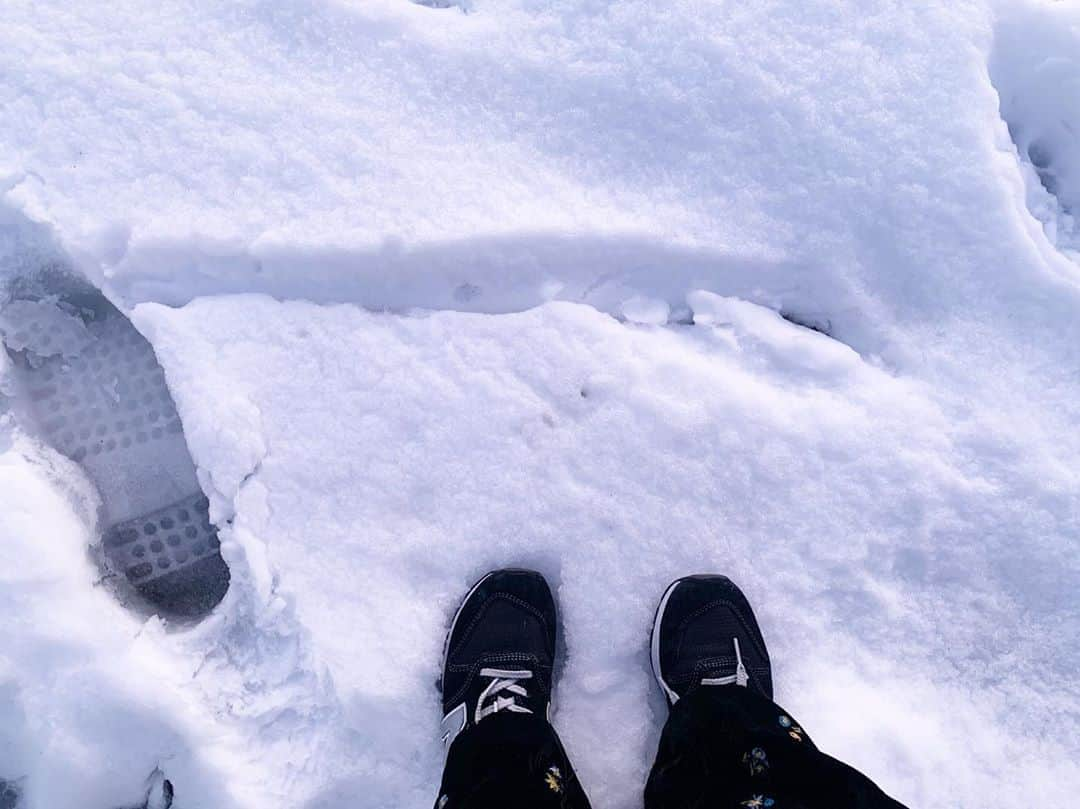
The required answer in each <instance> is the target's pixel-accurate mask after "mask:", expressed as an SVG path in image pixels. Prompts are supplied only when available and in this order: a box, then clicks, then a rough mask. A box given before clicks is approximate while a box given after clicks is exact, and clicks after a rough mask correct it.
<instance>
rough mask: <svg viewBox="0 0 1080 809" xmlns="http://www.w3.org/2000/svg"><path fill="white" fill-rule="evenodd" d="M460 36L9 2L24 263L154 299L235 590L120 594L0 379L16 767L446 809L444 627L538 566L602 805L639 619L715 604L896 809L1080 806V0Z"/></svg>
mask: <svg viewBox="0 0 1080 809" xmlns="http://www.w3.org/2000/svg"><path fill="white" fill-rule="evenodd" d="M465 6H466V7H465V8H462V7H450V8H430V7H425V6H422V5H417V4H414V3H410V2H407V0H363V2H360V0H298V1H297V2H290V3H273V2H262V1H261V0H238V1H237V2H233V3H228V4H222V3H216V2H213V3H212V2H207V1H206V0H164V1H163V2H155V3H148V2H136V1H135V0H111V2H103V1H100V2H99V0H79V2H59V0H56V1H54V2H41V0H6V2H5V3H3V7H2V8H0V110H2V112H0V116H2V117H0V124H2V125H0V189H2V190H3V193H4V200H3V204H2V206H0V280H3V281H4V282H7V281H8V280H10V279H12V278H15V277H17V276H19V275H21V274H24V273H28V272H33V271H35V270H36V269H40V268H41V267H44V266H49V265H53V264H64V265H69V266H71V267H73V268H75V269H77V270H78V271H80V272H83V273H85V274H86V275H87V276H88V277H89V278H90V279H91V280H92V281H94V282H95V283H97V284H99V285H100V286H101V288H102V289H103V290H104V291H105V292H106V293H107V294H108V295H109V296H110V297H111V298H112V299H113V300H114V301H115V302H116V303H117V304H118V305H119V306H121V307H122V308H124V309H125V311H127V312H128V313H130V314H131V316H132V318H133V320H134V322H135V324H136V326H137V327H138V328H139V329H140V330H141V331H143V333H144V334H146V336H147V337H148V338H149V339H150V341H151V342H152V343H153V345H154V347H155V350H156V351H157V354H158V357H159V359H160V360H161V362H162V364H163V366H164V368H165V370H166V377H167V380H168V383H169V385H170V388H171V390H172V392H173V395H174V398H175V399H176V402H177V406H178V409H179V412H180V414H181V416H182V418H183V422H184V426H185V434H186V436H187V439H188V444H189V446H190V448H191V451H192V454H193V457H194V459H195V462H196V464H197V466H198V471H199V476H200V481H201V483H202V485H203V487H204V490H205V491H206V492H207V494H208V495H209V497H210V500H211V512H212V516H213V517H214V519H215V520H216V521H217V523H218V524H219V525H220V526H222V539H223V546H222V552H223V554H224V556H225V557H226V560H227V561H228V563H229V565H230V568H231V570H232V585H231V588H230V591H229V594H228V596H227V597H226V599H225V601H224V602H223V603H222V604H221V605H220V607H219V608H218V609H217V610H216V611H215V613H214V614H213V615H211V616H210V617H209V618H207V619H206V620H205V621H203V622H202V623H201V624H200V625H198V626H197V627H194V628H172V627H168V626H166V625H164V624H163V623H162V622H161V621H160V620H159V619H158V618H156V617H150V618H146V617H143V616H139V615H137V614H135V613H133V612H131V611H129V610H128V609H126V608H125V607H123V606H121V605H120V604H118V603H117V602H116V601H115V599H114V598H113V597H112V596H111V595H110V594H109V592H108V591H107V590H106V588H103V587H101V586H99V582H98V578H99V575H100V574H99V573H98V571H97V569H96V568H95V567H94V565H93V563H92V562H91V560H90V558H89V556H88V554H87V553H86V548H87V547H88V546H89V545H91V544H92V543H93V542H94V541H95V540H94V537H95V532H96V526H95V524H94V513H95V504H96V502H95V498H96V495H95V493H94V491H93V490H92V487H90V486H89V484H88V482H87V481H86V479H85V478H84V477H83V476H82V475H81V474H80V472H79V470H78V468H77V467H76V466H74V465H73V464H71V463H69V462H67V461H65V460H63V459H62V458H60V457H59V456H58V455H57V454H55V453H54V452H52V451H51V450H49V449H47V448H46V447H45V446H44V445H43V444H42V443H41V442H40V440H38V438H37V437H36V436H35V435H34V434H33V433H32V431H30V430H28V429H27V428H26V427H25V426H24V425H20V424H19V423H18V421H17V420H16V419H15V418H14V415H13V413H11V412H6V411H5V407H6V405H5V404H4V402H5V399H4V398H3V397H4V396H5V394H6V392H8V391H10V390H11V389H10V387H9V386H8V385H7V384H6V383H5V381H4V378H3V374H4V372H5V369H6V367H7V360H6V357H4V356H3V355H2V352H0V493H2V494H0V497H2V503H0V616H2V620H0V779H5V780H7V781H14V782H15V783H17V784H18V785H19V788H20V790H21V792H22V794H23V796H24V804H25V807H26V809H70V808H71V807H74V806H78V807H81V809H114V808H115V807H120V806H132V805H137V804H138V803H139V802H140V801H141V800H142V798H143V795H144V794H145V791H146V788H147V783H148V782H147V779H148V777H150V775H151V773H152V772H153V771H154V770H155V768H160V769H161V771H162V772H164V773H165V774H166V775H167V776H168V777H169V779H170V780H171V781H172V782H173V784H174V785H175V788H176V803H175V806H176V807H177V808H178V809H233V808H234V807H235V808H236V809H248V808H249V807H250V808H251V809H255V807H258V809H267V808H268V807H290V808H292V807H305V809H337V808H338V807H356V806H361V807H365V808H366V807H372V809H374V808H375V807H427V806H430V805H431V803H432V802H433V801H434V799H435V797H436V796H435V790H436V788H437V784H438V778H439V773H440V768H441V764H442V750H441V745H440V743H439V740H438V735H437V728H438V722H439V719H440V715H439V714H440V710H439V700H438V693H437V691H436V688H435V680H436V678H437V677H438V674H439V666H440V653H441V648H442V642H443V636H444V632H445V629H446V627H447V624H448V621H449V616H450V614H451V613H452V611H453V610H454V608H455V607H456V605H457V603H458V600H459V599H460V597H461V596H462V595H463V594H464V592H465V591H466V590H467V588H468V586H469V585H470V584H471V583H472V582H473V581H474V580H475V579H476V578H477V577H478V576H480V575H481V574H482V573H484V572H485V571H486V570H488V569H490V568H493V567H498V566H507V565H527V566H532V567H535V568H536V569H539V570H540V571H542V572H543V573H544V574H545V575H547V576H548V578H549V580H550V581H551V582H552V584H553V587H554V589H555V591H556V595H557V598H558V601H559V605H560V610H561V616H562V628H563V634H564V638H565V644H564V648H563V650H562V655H563V663H564V665H563V668H562V672H561V677H560V679H559V681H558V684H557V691H556V706H555V712H554V723H555V725H556V727H557V728H558V730H559V731H560V733H561V734H562V736H563V739H564V741H565V743H566V745H567V747H568V749H569V752H570V755H571V757H572V759H573V761H574V764H575V767H576V769H577V770H578V771H579V775H580V776H581V778H582V780H583V782H584V784H585V786H586V788H587V790H588V791H589V793H590V796H591V798H592V800H593V804H594V806H595V807H597V809H600V807H612V809H616V808H617V809H624V808H627V807H633V806H638V805H640V802H641V790H642V786H643V784H644V780H645V777H646V775H647V772H648V767H649V765H650V763H651V760H652V756H653V754H654V752H655V745H656V742H657V739H658V736H659V732H660V728H661V726H662V723H663V719H664V715H665V708H664V704H663V701H662V699H661V698H660V695H659V694H658V692H657V691H656V688H655V685H654V683H653V681H652V677H651V673H650V672H649V663H648V654H647V640H648V631H649V627H650V623H651V619H652V614H653V610H654V608H655V605H656V600H657V599H658V597H659V595H660V593H661V592H662V590H663V588H664V587H665V586H666V585H667V584H668V582H670V580H671V579H672V578H674V577H676V576H679V575H684V574H688V573H693V572H705V571H717V572H724V573H727V574H728V575H730V576H731V577H732V578H733V579H734V580H735V581H736V582H738V583H739V584H740V585H741V586H742V587H743V589H744V590H745V591H746V592H747V594H748V596H749V597H750V599H751V602H752V603H753V604H754V605H755V608H756V611H757V613H758V617H759V619H760V621H761V624H762V627H763V631H764V634H765V637H766V640H767V642H768V644H769V648H770V651H771V654H772V658H773V661H774V678H775V681H776V685H777V698H778V700H779V701H780V702H781V704H783V705H784V706H785V707H786V708H787V709H789V710H790V711H791V712H792V713H793V714H794V715H795V716H796V717H798V719H799V721H800V722H801V723H803V725H804V726H805V727H806V729H807V730H808V732H809V733H810V734H811V735H812V736H813V738H814V740H815V741H816V742H817V744H818V745H819V746H821V747H822V748H823V749H825V750H826V751H828V752H829V753H831V754H832V755H835V756H837V757H839V758H841V759H843V760H845V761H848V762H849V763H851V764H853V765H854V766H857V767H859V768H860V769H862V770H864V771H865V772H867V773H868V774H869V775H870V776H871V777H872V778H873V779H874V780H875V781H877V782H878V783H879V784H880V785H881V786H882V787H883V788H884V789H885V790H886V791H888V792H889V793H891V794H893V795H894V796H895V797H897V798H898V799H900V800H902V801H904V802H905V803H907V804H908V805H910V806H912V807H916V806H918V807H931V808H932V807H965V808H967V807H970V808H971V809H975V807H979V808H980V809H981V808H984V807H1002V808H1003V809H1004V807H1016V806H1027V805H1066V803H1067V801H1069V800H1072V799H1073V797H1074V796H1075V795H1076V794H1077V792H1078V791H1080V768H1078V766H1077V764H1076V762H1077V761H1080V676H1078V675H1077V671H1078V670H1080V644H1078V642H1077V639H1078V638H1080V609H1078V596H1077V593H1078V592H1080V547H1078V542H1080V465H1078V463H1077V459H1078V458H1080V430H1078V429H1077V425H1078V422H1080V375H1078V372H1077V368H1078V367H1080V259H1078V254H1077V252H1076V251H1077V249H1078V248H1077V245H1078V244H1080V239H1078V238H1077V231H1076V230H1074V229H1073V228H1075V227H1076V224H1075V223H1076V216H1077V215H1078V214H1077V213H1076V208H1077V206H1078V205H1080V95H1078V94H1077V93H1078V92H1080V91H1078V89H1077V88H1080V6H1078V5H1077V4H1076V3H1074V2H1036V0H1001V1H1000V2H991V1H990V0H935V1H934V2H926V3H899V2H895V0H749V1H748V2H741V3H736V2H722V1H721V0H714V1H712V2H707V1H706V0H672V1H671V2H666V3H655V2H646V0H625V1H624V2H619V3H600V2H595V1H594V0H470V2H469V3H467V4H465ZM781 313H783V315H785V316H786V317H787V318H789V319H785V318H784V317H781ZM791 320H794V321H797V323H799V324H803V325H797V324H796V323H793V322H790V321H791ZM808 326H809V327H813V328H814V329H819V330H822V331H827V332H828V333H829V335H831V336H826V335H825V334H822V333H819V331H814V330H812V329H811V328H807V327H808Z"/></svg>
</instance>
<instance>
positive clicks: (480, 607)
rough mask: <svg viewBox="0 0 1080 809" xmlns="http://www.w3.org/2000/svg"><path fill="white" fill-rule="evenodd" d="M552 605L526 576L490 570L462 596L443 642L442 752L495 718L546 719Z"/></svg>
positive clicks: (539, 580)
mask: <svg viewBox="0 0 1080 809" xmlns="http://www.w3.org/2000/svg"><path fill="white" fill-rule="evenodd" d="M556 620H557V618H556V612H555V600H554V598H553V597H552V595H551V588H549V587H548V584H547V582H546V581H545V580H544V577H543V576H541V575H540V574H539V573H535V572H533V571H531V570H496V571H493V572H491V573H488V574H487V575H486V576H484V578H482V579H481V580H480V581H478V582H477V583H476V584H475V585H474V586H473V588H472V590H470V591H469V594H468V595H467V596H466V597H465V600H464V601H463V602H462V604H461V607H460V608H459V609H458V611H457V614H456V615H455V616H454V620H453V623H452V624H451V626H450V632H449V634H448V635H447V638H446V648H445V658H444V663H443V676H442V694H443V714H444V719H443V722H442V734H443V742H444V743H445V745H446V747H447V749H449V747H450V744H451V743H452V742H453V741H454V739H455V738H457V736H458V735H459V734H460V733H461V732H462V731H464V730H466V729H467V728H470V727H474V726H475V725H477V724H479V723H480V722H482V721H484V719H486V718H487V717H489V716H492V715H494V714H496V713H508V714H535V715H538V716H540V717H543V718H545V719H546V718H547V716H548V708H549V705H550V700H551V678H552V669H553V666H554V663H555V633H556Z"/></svg>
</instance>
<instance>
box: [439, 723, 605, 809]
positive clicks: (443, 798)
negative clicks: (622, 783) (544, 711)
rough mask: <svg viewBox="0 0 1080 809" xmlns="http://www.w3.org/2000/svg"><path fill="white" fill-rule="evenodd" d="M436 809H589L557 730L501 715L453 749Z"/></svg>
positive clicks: (463, 737) (458, 740)
mask: <svg viewBox="0 0 1080 809" xmlns="http://www.w3.org/2000/svg"><path fill="white" fill-rule="evenodd" d="M435 806H436V809H516V808H517V807H520V809H532V808H533V807H536V808H537V809H589V799H588V798H587V797H586V796H585V791H584V790H583V789H582V788H581V784H579V783H578V780H577V776H576V775H575V774H574V770H573V769H572V768H571V766H570V761H569V759H568V758H567V757H566V751H565V750H563V746H562V743H561V742H560V741H559V737H558V736H557V735H555V729H554V728H552V727H551V725H550V724H548V722H547V721H546V720H545V719H543V718H542V717H537V716H532V715H525V714H518V713H498V714H494V715H493V716H489V717H487V718H486V719H484V720H483V721H482V722H480V723H478V724H477V725H476V726H475V727H471V728H469V729H468V730H466V731H464V732H463V733H462V734H461V735H460V736H458V737H457V738H456V739H455V740H454V742H453V744H451V745H450V751H449V755H448V756H447V758H446V767H445V768H444V769H443V779H442V787H441V788H440V790H439V799H438V801H436V804H435Z"/></svg>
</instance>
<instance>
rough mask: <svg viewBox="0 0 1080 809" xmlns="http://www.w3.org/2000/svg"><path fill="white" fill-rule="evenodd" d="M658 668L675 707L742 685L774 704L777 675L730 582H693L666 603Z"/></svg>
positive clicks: (656, 652)
mask: <svg viewBox="0 0 1080 809" xmlns="http://www.w3.org/2000/svg"><path fill="white" fill-rule="evenodd" d="M652 667H653V674H654V675H656V681H657V682H658V683H659V684H660V688H661V689H662V690H663V692H664V694H665V696H666V697H667V699H668V704H669V705H674V704H675V703H676V702H677V701H678V700H679V699H680V698H681V697H685V696H686V695H687V694H688V693H690V692H691V691H693V690H695V689H697V688H700V687H702V686H708V685H740V686H744V687H746V688H749V689H750V690H751V691H755V692H757V693H758V694H761V695H763V696H765V697H768V698H769V699H772V669H771V667H770V666H769V653H768V650H766V648H765V641H764V639H763V638H762V637H761V630H760V629H758V625H757V620H756V619H755V618H754V611H753V610H751V609H750V604H749V603H748V602H747V600H746V596H744V595H743V594H742V591H741V590H739V588H738V587H736V586H735V585H734V584H733V583H732V581H731V580H730V579H729V578H727V577H726V576H687V577H686V578H684V579H679V580H678V581H675V582H674V583H672V585H671V586H670V587H668V588H667V590H666V591H665V593H664V597H663V598H662V599H660V606H659V607H657V609H656V621H655V623H654V624H653V631H652Z"/></svg>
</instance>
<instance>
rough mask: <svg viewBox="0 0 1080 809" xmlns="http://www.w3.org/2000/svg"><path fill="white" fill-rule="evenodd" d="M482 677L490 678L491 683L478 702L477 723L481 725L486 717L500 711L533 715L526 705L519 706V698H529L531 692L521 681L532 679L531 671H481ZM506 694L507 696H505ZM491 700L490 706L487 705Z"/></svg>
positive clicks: (475, 720)
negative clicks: (519, 682)
mask: <svg viewBox="0 0 1080 809" xmlns="http://www.w3.org/2000/svg"><path fill="white" fill-rule="evenodd" d="M480 676H481V677H490V678H491V682H490V683H488V686H487V688H485V689H484V690H483V692H482V693H481V694H480V699H478V700H477V701H476V717H475V719H474V722H475V723H479V722H480V720H481V719H483V718H484V717H485V716H491V715H492V714H493V713H498V712H499V711H503V710H506V711H511V712H513V713H532V711H531V710H529V709H528V708H526V707H525V706H524V705H518V703H517V698H518V697H527V696H528V695H529V692H528V691H526V690H525V687H524V686H523V685H519V684H518V681H519V680H529V679H532V676H533V673H532V672H531V671H511V670H507V669H480ZM504 694H505V695H504ZM488 700H491V702H490V703H489V704H486V705H485V703H487V702H488Z"/></svg>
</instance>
